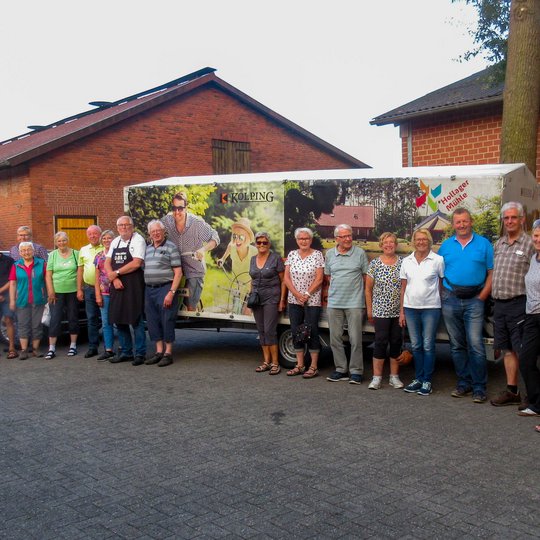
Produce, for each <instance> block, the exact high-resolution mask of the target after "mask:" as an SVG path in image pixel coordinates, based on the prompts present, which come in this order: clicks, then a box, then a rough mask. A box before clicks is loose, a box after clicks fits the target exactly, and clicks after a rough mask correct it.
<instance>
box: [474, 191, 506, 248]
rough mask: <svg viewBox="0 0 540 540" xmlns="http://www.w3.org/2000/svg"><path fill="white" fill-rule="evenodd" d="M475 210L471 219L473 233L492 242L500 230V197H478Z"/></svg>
mask: <svg viewBox="0 0 540 540" xmlns="http://www.w3.org/2000/svg"><path fill="white" fill-rule="evenodd" d="M476 208H477V209H478V210H477V212H475V214H474V216H473V218H474V222H473V229H474V232H476V233H478V234H481V235H482V236H485V237H486V238H487V239H488V240H489V241H491V242H493V240H494V239H495V238H497V237H498V236H499V235H500V228H501V219H500V212H501V197H500V196H498V195H497V196H495V197H478V198H477V199H476Z"/></svg>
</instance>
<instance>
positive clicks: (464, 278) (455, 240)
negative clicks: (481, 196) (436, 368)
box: [439, 208, 493, 403]
mask: <svg viewBox="0 0 540 540" xmlns="http://www.w3.org/2000/svg"><path fill="white" fill-rule="evenodd" d="M472 225H473V219H472V217H471V214H470V212H469V211H468V210H467V209H465V208H457V209H456V210H455V211H454V214H453V215H452V226H453V227H454V231H455V235H454V236H452V237H450V238H448V240H445V241H444V242H443V243H442V245H441V247H440V249H439V255H441V256H442V257H443V258H444V264H445V272H444V274H445V277H444V279H443V290H442V313H443V317H444V322H445V324H446V329H447V330H448V336H449V337H450V350H451V352H452V360H453V362H454V367H455V370H456V375H457V378H458V381H457V385H456V389H455V390H454V391H453V392H452V396H453V397H456V398H460V397H464V396H466V395H468V394H470V393H471V392H472V394H473V402H474V403H483V402H484V401H486V385H487V367H486V351H485V347H484V342H483V340H482V330H483V326H484V302H485V301H486V300H487V298H488V296H489V294H490V292H491V280H492V273H493V247H492V246H491V244H490V243H489V241H488V240H487V239H486V238H484V237H483V236H480V235H478V234H476V233H473V230H472Z"/></svg>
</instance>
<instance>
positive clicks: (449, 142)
mask: <svg viewBox="0 0 540 540" xmlns="http://www.w3.org/2000/svg"><path fill="white" fill-rule="evenodd" d="M501 121H502V110H501V107H500V106H491V107H482V108H479V109H476V110H474V111H470V112H468V113H465V112H459V113H454V114H447V115H445V116H437V117H436V118H432V119H429V120H418V121H413V122H411V125H410V128H411V129H410V132H411V133H412V164H413V166H415V167H420V166H434V165H483V164H488V163H499V154H500V142H501ZM401 144H402V163H403V166H404V167H406V166H407V164H408V161H407V156H408V154H407V138H403V139H402V141H401ZM537 147H538V152H537V167H536V174H537V178H538V179H539V180H540V129H539V132H538V144H537Z"/></svg>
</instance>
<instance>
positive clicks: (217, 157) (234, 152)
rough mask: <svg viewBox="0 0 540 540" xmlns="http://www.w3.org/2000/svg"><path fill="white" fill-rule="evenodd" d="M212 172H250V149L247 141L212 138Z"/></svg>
mask: <svg viewBox="0 0 540 540" xmlns="http://www.w3.org/2000/svg"><path fill="white" fill-rule="evenodd" d="M212 168H213V170H214V174H231V173H248V172H251V149H250V146H249V143H248V142H239V141H222V140H219V139H212Z"/></svg>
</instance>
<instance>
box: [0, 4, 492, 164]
mask: <svg viewBox="0 0 540 540" xmlns="http://www.w3.org/2000/svg"><path fill="white" fill-rule="evenodd" d="M473 21H474V12H473V11H472V9H471V8H469V7H467V6H465V5H461V4H452V3H451V1H450V0H386V1H383V0H371V1H368V0H333V1H330V0H327V1H321V0H286V1H285V0H273V1H272V2H262V1H257V0H249V1H248V0H227V1H224V0H189V1H184V0H175V1H173V0H153V1H151V2H142V1H140V0H131V1H126V0H93V1H92V2H88V1H86V0H69V1H67V0H47V1H43V0H39V1H38V0H26V1H19V2H16V1H9V2H6V3H4V5H3V6H2V17H1V20H0V46H1V50H2V63H1V70H2V76H1V80H2V84H1V85H0V141H2V140H5V139H8V138H11V137H13V136H15V135H19V134H21V133H24V132H26V131H28V129H27V127H26V126H28V125H33V124H38V125H39V124H49V123H51V122H53V121H55V120H59V119H61V118H65V117H67V116H71V115H73V114H76V113H78V112H82V111H84V110H88V109H89V108H91V107H89V106H88V102H90V101H115V100H117V99H120V98H122V97H126V96H129V95H132V94H135V93H137V92H141V91H143V90H146V89H149V88H152V87H154V86H157V85H160V84H163V83H165V82H168V81H170V80H173V79H176V78H178V77H181V76H182V75H186V74H188V73H190V72H192V71H196V70H198V69H200V68H203V67H206V66H210V67H213V68H216V69H217V73H216V74H217V75H218V77H220V78H222V79H224V80H225V81H226V82H228V83H229V84H232V85H233V86H235V87H236V88H238V89H239V90H241V91H243V92H245V93H246V94H248V95H249V96H251V97H252V98H254V99H256V100H258V101H260V102H261V103H263V104H264V105H266V106H267V107H270V108H271V109H273V110H274V111H276V112H277V113H279V114H281V115H283V116H285V117H286V118H288V119H289V120H292V121H293V122H296V123H297V124H299V125H301V126H302V127H303V128H305V129H307V130H309V131H311V132H312V133H314V134H315V135H317V136H319V137H321V138H322V139H324V140H326V141H327V142H329V143H331V144H333V145H335V146H337V147H339V148H341V149H342V150H344V151H345V152H348V153H350V154H352V155H353V156H355V157H356V158H358V159H360V160H362V161H364V162H365V163H367V164H369V165H371V166H376V167H384V166H391V167H396V166H399V165H400V163H401V147H400V140H399V136H398V128H395V127H393V126H384V127H376V126H370V125H369V121H370V120H371V119H372V118H373V117H375V116H377V115H379V114H382V113H384V112H386V111H388V110H390V109H393V108H394V107H397V106H399V105H402V104H404V103H407V102H408V101H411V100H413V99H415V98H417V97H420V96H422V95H424V94H426V93H428V92H431V91H432V90H436V89H437V88H440V87H442V86H445V85H447V84H450V83H452V82H454V81H457V80H459V79H462V78H464V77H467V76H468V75H471V74H472V73H475V72H477V71H479V70H481V69H483V68H484V67H486V64H485V63H484V61H483V60H482V59H477V60H475V61H473V62H465V63H459V62H457V61H456V59H457V58H458V57H459V55H460V54H463V53H464V52H465V51H466V50H467V49H469V48H471V39H470V37H469V36H468V33H467V27H468V25H469V26H470V25H471V24H472V23H473Z"/></svg>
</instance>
